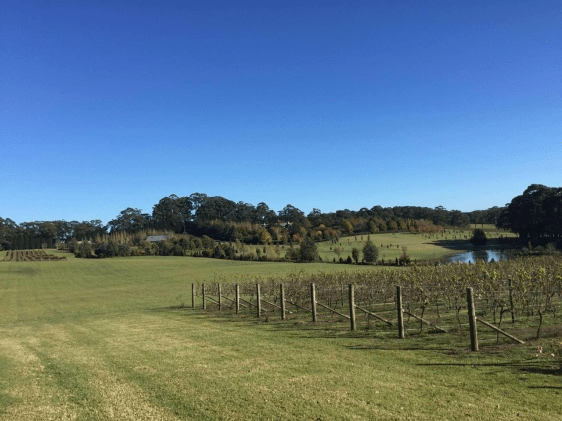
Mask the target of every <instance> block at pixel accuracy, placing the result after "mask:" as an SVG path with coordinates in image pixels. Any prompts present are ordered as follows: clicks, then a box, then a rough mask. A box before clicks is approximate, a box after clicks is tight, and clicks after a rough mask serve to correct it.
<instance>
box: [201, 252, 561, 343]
mask: <svg viewBox="0 0 562 421" xmlns="http://www.w3.org/2000/svg"><path fill="white" fill-rule="evenodd" d="M226 283H227V282H226V281H224V282H222V285H225V284H226ZM228 283H229V284H231V283H232V280H230V281H229V282H228ZM561 285H562V259H560V257H558V256H545V257H540V258H522V259H517V260H512V261H502V262H495V263H484V262H478V263H477V264H473V265H465V264H451V265H444V266H417V267H411V268H403V270H393V269H389V268H386V269H381V270H379V271H369V272H357V273H318V274H314V275H304V274H302V273H296V274H292V275H289V276H287V277H284V278H276V277H271V278H259V277H254V278H252V279H240V280H239V281H237V283H236V285H230V286H221V283H220V282H215V283H214V284H212V285H208V284H207V285H204V284H201V283H199V284H193V290H192V305H193V306H195V303H196V299H195V297H196V296H197V297H199V299H202V305H203V308H207V309H219V308H220V309H221V310H230V311H232V312H234V309H236V313H237V314H244V312H246V314H249V315H251V316H253V317H262V318H264V319H265V320H272V319H273V318H277V319H283V320H292V321H294V322H297V324H298V323H303V322H307V321H308V322H314V323H325V324H326V325H327V326H328V325H329V326H330V327H329V328H330V329H338V328H337V325H338V323H340V322H341V326H350V327H351V329H352V330H356V329H357V330H360V329H362V330H370V331H372V332H373V333H374V334H376V336H377V337H378V338H381V337H384V336H388V337H397V336H399V337H401V338H403V337H408V336H419V335H421V334H425V333H430V334H433V333H441V334H452V335H454V336H455V337H457V338H458V339H459V341H460V342H459V343H460V344H464V345H461V346H465V345H467V344H468V343H471V342H469V339H468V336H467V335H468V334H469V333H474V334H476V328H472V326H471V325H472V324H475V322H476V321H478V322H480V323H479V325H480V326H481V330H480V331H479V332H478V334H479V335H480V341H481V342H482V343H483V344H484V345H487V344H498V343H502V342H503V341H508V342H518V343H522V342H524V340H529V339H534V338H539V337H547V336H548V337H553V336H562V319H561V315H560V314H559V310H560V305H561V304H562V286H561ZM397 287H399V288H397ZM468 289H470V297H469V296H468V293H469V291H468ZM397 304H398V306H397ZM471 308H473V309H474V310H472V311H473V313H474V318H473V319H472V321H471V319H470V317H469V316H470V313H471ZM398 309H400V310H398ZM355 314H357V322H356V321H355V318H356V316H355ZM343 323H345V325H344V324H343ZM339 329H341V328H339ZM453 342H454V341H453ZM477 346H478V344H477V343H476V348H477ZM473 348H474V344H473Z"/></svg>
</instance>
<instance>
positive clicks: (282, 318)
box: [279, 284, 286, 320]
mask: <svg viewBox="0 0 562 421" xmlns="http://www.w3.org/2000/svg"><path fill="white" fill-rule="evenodd" d="M279 288H280V298H281V320H285V311H286V310H285V288H284V287H283V284H281V285H280V287H279Z"/></svg>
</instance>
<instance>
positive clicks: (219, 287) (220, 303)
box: [217, 284, 222, 310]
mask: <svg viewBox="0 0 562 421" xmlns="http://www.w3.org/2000/svg"><path fill="white" fill-rule="evenodd" d="M217 288H218V292H219V310H220V309H221V308H222V301H221V295H222V294H221V284H217Z"/></svg>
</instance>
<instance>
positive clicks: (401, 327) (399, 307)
mask: <svg viewBox="0 0 562 421" xmlns="http://www.w3.org/2000/svg"><path fill="white" fill-rule="evenodd" d="M396 312H397V314H398V338H399V339H404V311H403V310H402V287H401V286H400V285H396Z"/></svg>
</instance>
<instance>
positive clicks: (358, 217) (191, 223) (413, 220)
mask: <svg viewBox="0 0 562 421" xmlns="http://www.w3.org/2000/svg"><path fill="white" fill-rule="evenodd" d="M504 210H505V209H504V208H498V207H493V208H491V209H488V210H481V211H473V212H468V213H465V212H461V211H458V210H451V211H449V210H446V209H444V208H443V207H442V206H438V207H436V208H434V209H431V208H427V207H417V206H396V207H386V208H383V207H381V206H374V207H372V208H370V209H368V208H362V209H359V210H357V211H352V210H348V209H344V210H338V211H336V212H328V213H323V212H322V211H320V210H319V209H313V210H312V212H310V213H309V214H308V215H305V214H304V212H302V211H301V210H300V209H298V208H296V207H294V206H292V205H290V204H288V205H287V206H285V207H284V208H283V209H281V210H280V211H278V212H276V211H274V210H272V209H270V208H269V206H267V204H266V203H263V202H262V203H259V204H258V205H256V206H254V205H252V204H249V203H244V202H234V201H232V200H229V199H226V198H224V197H220V196H207V195H205V194H202V193H193V194H191V195H190V196H185V197H178V196H176V195H171V196H168V197H164V198H162V199H161V200H160V201H159V202H158V203H156V204H155V205H154V206H153V209H152V213H143V212H142V210H141V209H137V208H131V207H129V208H127V209H124V210H123V211H121V212H120V213H119V214H118V215H117V216H116V217H115V219H113V220H111V221H109V223H107V224H106V225H104V224H103V222H102V221H101V220H93V221H82V222H79V221H70V222H67V221H64V220H56V221H33V222H24V223H21V224H16V223H15V222H14V221H13V220H11V219H9V218H6V219H4V218H1V217H0V249H5V250H11V249H29V248H40V247H54V246H55V245H56V244H57V243H69V242H70V241H71V240H76V241H82V240H89V241H95V240H96V239H99V238H101V237H104V236H107V235H108V234H109V235H114V234H117V233H127V234H135V233H140V232H174V233H178V234H191V235H193V236H197V237H203V236H206V237H209V238H212V239H214V240H217V241H231V242H232V241H240V242H243V243H248V244H289V243H293V242H299V243H300V242H301V241H302V240H303V239H304V238H311V239H313V240H315V241H320V240H330V239H332V240H333V239H335V238H337V237H339V236H342V235H350V234H354V233H376V232H380V231H397V230H400V231H411V232H427V231H430V232H431V231H437V230H439V229H441V227H443V226H459V227H462V226H467V225H468V224H470V223H491V224H495V223H496V222H497V221H498V219H499V217H500V215H501V214H502V212H503V211H504Z"/></svg>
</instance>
